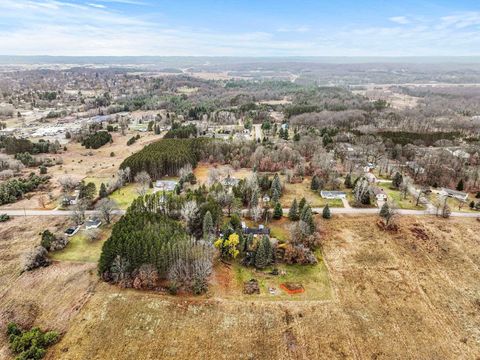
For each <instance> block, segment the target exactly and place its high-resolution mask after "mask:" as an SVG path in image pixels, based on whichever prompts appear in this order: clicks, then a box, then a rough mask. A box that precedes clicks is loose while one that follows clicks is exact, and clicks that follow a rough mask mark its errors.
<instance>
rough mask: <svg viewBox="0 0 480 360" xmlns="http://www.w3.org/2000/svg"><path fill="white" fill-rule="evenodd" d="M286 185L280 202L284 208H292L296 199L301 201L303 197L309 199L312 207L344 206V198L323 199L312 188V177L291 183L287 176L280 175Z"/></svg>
mask: <svg viewBox="0 0 480 360" xmlns="http://www.w3.org/2000/svg"><path fill="white" fill-rule="evenodd" d="M280 178H281V180H282V183H283V186H284V189H283V194H282V197H281V198H280V203H281V204H282V206H283V207H284V208H290V206H291V205H292V202H293V200H294V199H297V201H300V200H301V199H302V198H303V197H305V199H306V200H307V202H308V203H309V204H310V206H311V207H324V206H325V205H327V204H328V205H329V206H330V207H337V208H338V207H343V203H342V200H340V199H334V200H327V199H323V198H322V197H321V196H320V194H319V193H318V192H315V191H313V190H311V189H310V183H311V178H310V177H306V178H305V179H304V180H303V181H302V182H301V183H296V184H289V183H287V182H286V181H285V177H284V176H281V177H280Z"/></svg>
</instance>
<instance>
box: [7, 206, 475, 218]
mask: <svg viewBox="0 0 480 360" xmlns="http://www.w3.org/2000/svg"><path fill="white" fill-rule="evenodd" d="M288 210H289V209H288V208H285V209H283V213H284V214H288ZM330 210H331V212H332V214H347V215H356V214H358V215H362V214H363V215H376V214H378V212H379V209H377V208H368V209H358V208H330ZM244 211H246V210H244ZM312 211H313V212H317V213H319V214H321V213H322V211H323V208H312ZM398 213H399V214H400V215H415V216H425V215H435V212H434V211H431V210H403V209H400V210H398ZM0 214H7V215H9V216H71V215H72V214H73V211H71V210H1V209H0ZM85 214H86V215H87V216H89V215H99V214H100V213H99V212H98V211H96V210H87V211H86V212H85ZM113 214H115V215H123V214H125V210H115V211H114V212H113ZM451 216H454V217H471V218H480V213H468V212H452V215H451Z"/></svg>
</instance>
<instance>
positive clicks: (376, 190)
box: [372, 187, 388, 201]
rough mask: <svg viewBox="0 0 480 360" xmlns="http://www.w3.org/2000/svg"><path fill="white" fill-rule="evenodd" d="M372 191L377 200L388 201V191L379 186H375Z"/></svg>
mask: <svg viewBox="0 0 480 360" xmlns="http://www.w3.org/2000/svg"><path fill="white" fill-rule="evenodd" d="M372 192H373V195H375V199H376V200H377V201H387V198H388V197H387V193H386V192H385V191H383V189H380V188H379V187H373V188H372Z"/></svg>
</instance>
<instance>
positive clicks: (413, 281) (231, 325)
mask: <svg viewBox="0 0 480 360" xmlns="http://www.w3.org/2000/svg"><path fill="white" fill-rule="evenodd" d="M319 221H320V224H321V228H322V233H323V258H324V261H325V265H326V267H327V269H328V278H329V282H330V286H331V296H330V297H329V298H326V299H325V300H305V301H288V300H283V299H282V301H271V300H268V301H267V300H264V299H262V298H261V297H259V298H250V297H246V298H244V297H243V296H239V297H238V298H232V297H222V294H221V293H218V294H217V295H211V296H210V297H208V296H207V297H201V298H191V297H171V296H166V295H158V294H154V293H147V292H138V291H134V290H121V289H118V288H117V287H114V286H110V285H107V284H104V283H97V285H96V287H95V291H94V293H93V295H91V296H90V294H91V291H92V290H91V289H92V288H93V285H92V283H91V282H95V281H96V280H95V275H94V274H92V272H93V271H94V270H93V269H91V268H90V267H89V266H91V265H88V264H87V265H82V264H75V265H72V264H71V263H59V264H55V265H54V266H52V267H50V268H46V269H42V270H40V271H38V272H33V273H29V274H24V275H22V276H20V277H18V275H16V277H12V278H10V279H9V280H8V281H9V284H11V285H10V286H9V289H8V291H7V293H3V296H2V297H1V298H0V299H1V300H0V306H1V307H0V309H2V310H3V309H4V304H5V303H7V302H8V303H9V304H13V303H14V302H13V300H12V299H18V300H20V299H22V298H26V299H29V301H31V303H32V304H33V305H34V309H36V310H35V312H36V321H35V323H38V324H45V326H53V327H57V328H59V329H60V330H65V329H67V331H66V333H65V335H64V336H63V338H62V340H61V341H60V343H58V344H57V345H55V346H54V347H53V349H51V350H50V351H49V353H48V356H47V359H171V358H176V359H192V358H195V359H227V358H229V359H476V358H478V357H479V356H480V316H479V312H480V305H479V304H480V283H479V282H478V275H479V265H480V247H479V245H480V239H479V238H478V233H479V231H480V222H477V221H475V220H474V219H461V218H457V219H449V220H446V221H445V220H442V219H436V218H433V217H432V218H430V217H422V218H413V217H402V218H401V219H400V229H399V231H398V232H395V233H386V232H384V231H383V230H381V229H380V228H379V227H378V226H377V225H376V222H375V221H376V218H375V217H369V216H363V217H354V216H351V217H348V216H344V217H340V216H337V217H335V218H334V219H332V220H330V221H324V220H319ZM24 241H26V240H22V241H20V242H24ZM0 266H3V264H2V265H0ZM82 266H84V267H85V268H84V269H83V268H81V267H82ZM60 270H61V271H60ZM33 279H35V281H34V282H32V281H31V280H33ZM220 280H221V279H220ZM32 286H33V288H32ZM224 286H229V285H228V282H226V283H225V284H224ZM232 286H235V284H233V285H232ZM89 289H90V290H89ZM15 294H16V295H15ZM20 294H22V296H21V297H20ZM55 296H57V298H56V299H54V298H53V297H55ZM49 299H51V300H52V301H53V303H52V304H49V303H48V300H49ZM82 299H83V300H82ZM87 299H88V301H87ZM82 301H83V302H82ZM84 302H85V305H84V306H83V307H82V308H81V309H79V310H77V308H79V307H80V306H79V304H83V303H84ZM33 305H32V306H33ZM12 306H13V305H12ZM53 308H55V309H57V308H58V309H57V310H55V311H54V310H53ZM17 309H18V310H19V313H20V314H21V313H22V312H25V311H27V310H28V309H29V308H27V310H26V309H25V308H24V307H18V306H17ZM65 309H67V310H68V311H66V314H65V313H64V312H63V310H65ZM72 309H73V310H72ZM77 311H79V312H78V314H76V312H77ZM2 313H4V311H3V312H2ZM75 314H76V315H75ZM0 341H1V339H0ZM4 350H5V348H4ZM1 354H2V353H1V352H0V355H1ZM4 354H6V353H5V352H4ZM0 357H1V356H0Z"/></svg>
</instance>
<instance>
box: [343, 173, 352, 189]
mask: <svg viewBox="0 0 480 360" xmlns="http://www.w3.org/2000/svg"><path fill="white" fill-rule="evenodd" d="M344 184H345V187H346V188H347V189H351V188H353V184H352V175H350V173H348V174H347V175H346V176H345V183H344Z"/></svg>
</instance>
